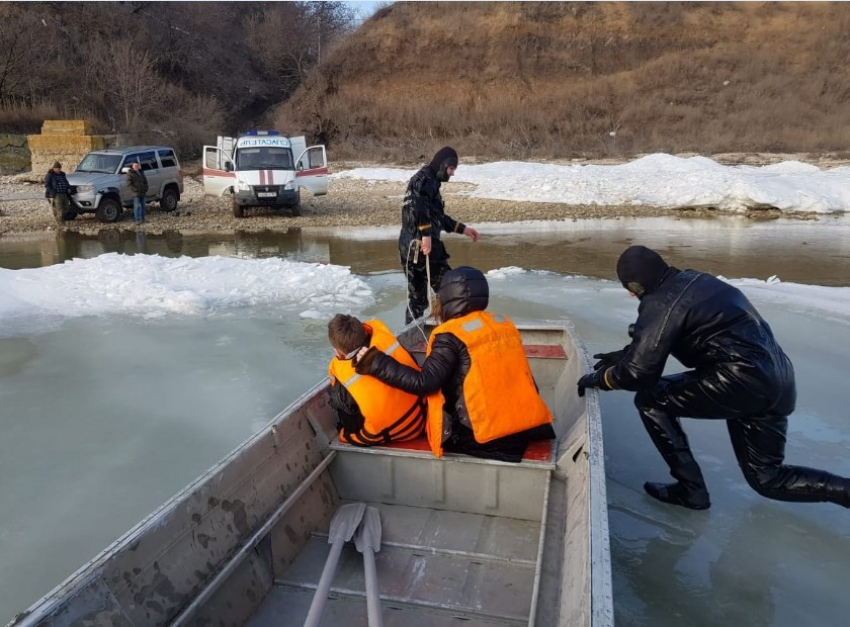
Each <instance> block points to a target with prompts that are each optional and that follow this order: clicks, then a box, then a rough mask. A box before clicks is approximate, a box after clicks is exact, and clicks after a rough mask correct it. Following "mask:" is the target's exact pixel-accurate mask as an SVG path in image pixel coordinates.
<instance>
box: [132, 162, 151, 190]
mask: <svg viewBox="0 0 850 627" xmlns="http://www.w3.org/2000/svg"><path fill="white" fill-rule="evenodd" d="M127 187H129V188H130V191H132V192H133V196H135V197H137V198H144V197H145V196H146V195H147V193H148V177H146V176H145V173H144V172H143V171H142V168H141V167H137V164H135V163H134V164H133V165H132V166H131V167H130V170H128V172H127Z"/></svg>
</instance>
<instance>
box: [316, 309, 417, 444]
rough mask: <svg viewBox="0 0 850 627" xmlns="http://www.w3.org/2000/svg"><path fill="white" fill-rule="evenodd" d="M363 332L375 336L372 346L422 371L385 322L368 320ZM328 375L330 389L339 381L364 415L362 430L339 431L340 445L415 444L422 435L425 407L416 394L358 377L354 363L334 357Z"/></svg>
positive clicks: (371, 378)
mask: <svg viewBox="0 0 850 627" xmlns="http://www.w3.org/2000/svg"><path fill="white" fill-rule="evenodd" d="M363 328H364V329H365V330H366V333H370V334H371V336H372V339H371V341H370V342H369V346H374V347H375V348H377V349H378V350H380V351H382V352H384V353H386V354H387V355H389V356H390V357H392V358H394V359H395V360H396V361H398V362H399V363H402V364H404V365H405V366H410V367H411V368H416V370H419V365H418V364H417V363H416V361H415V360H414V359H413V357H411V355H410V353H408V352H407V351H406V350H405V349H404V348H403V347H402V345H401V344H399V342H398V339H396V337H395V335H393V334H392V332H391V331H390V330H389V329H388V328H387V326H386V325H385V324H384V323H383V322H381V321H380V320H369V321H367V322H366V323H364V324H363ZM328 373H329V374H330V376H331V385H335V384H336V382H337V381H338V382H339V383H340V384H342V385H344V386H345V389H346V390H348V393H349V394H351V396H352V397H353V398H354V400H355V401H356V402H357V406H358V407H359V408H360V413H361V414H363V425H362V427H360V428H359V429H357V430H354V431H352V430H348V429H345V428H343V429H341V430H340V432H339V439H340V440H341V441H343V442H348V443H350V444H356V445H359V446H371V445H373V444H386V443H388V442H392V441H395V442H402V441H404V440H412V439H414V438H417V437H419V436H420V435H421V434H422V429H423V428H424V426H425V406H424V403H423V401H422V399H420V398H419V397H418V396H416V395H415V394H409V393H407V392H403V391H402V390H399V389H397V388H394V387H390V386H389V385H387V384H386V383H382V382H381V381H379V380H378V379H376V378H375V377H372V376H369V375H360V374H357V373H356V372H355V371H354V362H353V360H351V359H339V358H338V357H334V358H333V359H332V360H331V363H330V366H329V367H328Z"/></svg>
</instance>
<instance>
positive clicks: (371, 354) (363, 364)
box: [354, 346, 381, 374]
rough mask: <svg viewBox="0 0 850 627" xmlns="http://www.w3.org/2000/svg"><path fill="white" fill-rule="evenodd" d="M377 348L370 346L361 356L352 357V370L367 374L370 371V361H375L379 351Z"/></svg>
mask: <svg viewBox="0 0 850 627" xmlns="http://www.w3.org/2000/svg"><path fill="white" fill-rule="evenodd" d="M380 352H381V351H379V350H378V349H377V348H375V347H374V346H370V347H369V350H367V351H366V353H365V354H364V355H363V357H361V358H360V359H357V357H355V358H354V372H356V373H357V374H369V373H370V372H371V371H372V362H373V361H375V356H376V355H377V354H378V353H380Z"/></svg>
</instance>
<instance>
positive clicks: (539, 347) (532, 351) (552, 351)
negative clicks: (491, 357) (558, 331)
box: [410, 342, 567, 359]
mask: <svg viewBox="0 0 850 627" xmlns="http://www.w3.org/2000/svg"><path fill="white" fill-rule="evenodd" d="M426 348H427V345H426V344H425V342H419V343H418V344H414V345H413V346H411V347H410V352H411V353H414V354H415V353H422V354H423V355H424V354H425V349H426ZM523 348H524V349H525V356H526V357H534V358H536V359H566V358H567V354H566V353H565V352H564V347H563V346H562V345H561V344H523Z"/></svg>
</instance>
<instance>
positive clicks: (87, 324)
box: [0, 219, 850, 627]
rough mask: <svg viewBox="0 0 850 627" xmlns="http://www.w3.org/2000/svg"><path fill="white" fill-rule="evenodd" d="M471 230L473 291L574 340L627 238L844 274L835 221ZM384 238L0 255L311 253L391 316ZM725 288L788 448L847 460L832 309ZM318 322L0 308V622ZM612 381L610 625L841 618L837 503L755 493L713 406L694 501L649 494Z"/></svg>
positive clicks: (668, 252) (391, 265)
mask: <svg viewBox="0 0 850 627" xmlns="http://www.w3.org/2000/svg"><path fill="white" fill-rule="evenodd" d="M479 230H480V231H481V232H482V234H483V235H482V240H481V241H479V242H478V243H476V244H472V243H471V242H468V241H467V240H466V239H462V238H451V239H448V240H447V245H448V248H449V251H450V252H451V253H452V255H453V257H452V263H453V265H455V266H457V265H462V264H468V265H475V266H477V267H480V268H481V269H482V270H484V271H492V270H495V269H500V268H506V267H511V266H514V267H519V268H523V269H525V270H526V272H515V271H514V272H495V273H491V275H490V284H491V290H492V298H491V305H490V308H491V310H494V311H499V312H501V313H506V314H508V315H511V316H513V317H514V318H515V319H517V320H523V321H526V320H537V321H540V320H557V319H560V318H563V317H569V318H571V319H572V320H573V322H574V324H575V325H576V328H577V330H578V332H579V333H580V335H581V336H582V338H583V340H584V341H585V343H586V345H587V346H588V348H589V349H590V350H591V351H593V352H596V351H598V350H613V349H616V348H619V347H621V346H622V345H623V344H624V343H625V342H626V336H625V328H626V326H627V325H628V323H629V322H631V321H633V320H634V317H635V315H636V307H637V301H636V300H634V299H630V298H628V295H627V294H626V292H625V291H624V290H623V289H622V288H621V287H619V285H618V284H616V283H613V282H612V279H613V278H614V265H615V262H616V259H617V256H618V255H619V254H620V252H622V250H623V249H624V248H625V247H626V246H628V245H629V244H632V243H640V244H645V245H648V246H652V247H654V248H656V249H658V250H659V251H660V252H661V253H662V254H663V255H664V256H665V258H667V259H668V260H669V261H670V262H671V263H673V264H674V265H677V266H678V267H692V268H696V269H700V270H707V271H710V272H713V273H716V274H721V275H723V276H725V277H727V278H729V279H740V278H753V279H761V280H765V279H768V278H769V277H771V276H773V275H776V276H778V277H779V278H780V279H781V280H782V281H783V282H793V283H804V284H810V285H822V286H831V287H840V286H848V285H850V236H848V234H850V226H848V222H847V221H846V220H843V219H825V220H821V221H819V222H805V221H781V220H780V221H773V222H749V221H745V220H741V219H729V220H700V221H697V220H667V219H644V220H626V219H621V220H610V221H587V222H570V223H547V224H536V225H535V224H529V225H486V224H485V225H481V228H480V229H479ZM394 238H395V233H394V231H393V230H391V229H370V230H359V231H350V232H344V231H333V230H329V231H314V232H311V233H307V232H301V231H291V232H289V233H286V234H272V233H262V234H237V235H235V236H233V235H228V236H203V237H202V236H198V237H189V236H180V235H179V234H177V233H169V234H164V235H156V236H155V235H147V236H141V237H137V235H136V234H135V233H132V232H127V233H118V232H112V231H104V232H102V233H101V235H100V236H98V237H85V236H80V235H76V234H64V235H59V236H57V237H56V238H50V239H43V238H35V239H14V240H12V239H8V238H5V239H3V238H0V267H4V268H10V269H20V268H39V267H43V266H50V265H53V264H61V263H63V262H64V261H66V260H68V259H72V258H77V259H80V258H94V257H97V256H99V255H102V254H104V253H110V252H118V253H123V254H129V255H137V254H146V255H154V254H155V255H160V256H163V257H172V258H178V257H180V256H181V255H186V256H190V257H207V256H214V255H218V256H227V257H238V258H245V259H253V258H268V257H282V258H286V259H291V260H297V261H308V262H322V263H330V264H336V265H340V266H349V267H350V268H351V271H352V273H354V274H356V275H357V276H358V277H359V278H360V279H362V280H363V281H364V282H365V284H366V285H367V286H368V287H369V289H370V290H371V292H372V295H373V298H371V299H370V300H368V302H366V303H365V304H362V305H358V306H356V307H355V313H356V314H358V315H360V316H361V317H372V316H377V317H381V318H383V319H384V320H386V321H388V323H389V324H390V325H391V326H396V327H398V326H401V322H402V319H403V307H404V301H403V298H404V281H403V277H402V276H401V273H400V272H399V271H398V260H397V253H396V246H395V239H394ZM75 263H76V262H75ZM45 271H46V270H45ZM45 280H46V279H45ZM745 292H747V294H748V296H750V298H751V299H752V300H753V301H754V302H755V303H756V305H757V306H758V307H759V309H760V310H761V311H762V313H763V314H764V316H765V317H766V318H767V320H768V321H769V322H770V323H771V326H772V327H773V328H774V331H775V333H776V335H777V336H778V339H779V341H780V343H781V344H782V345H783V347H784V348H785V350H786V352H788V354H789V355H790V356H791V358H792V360H793V361H794V364H795V368H796V370H797V374H798V396H799V398H798V408H797V412H796V413H795V414H794V416H793V417H792V419H791V423H790V429H789V443H788V459H789V462H790V463H798V464H805V465H811V466H816V467H823V468H826V469H829V470H831V471H834V472H837V473H840V474H844V475H850V456H847V454H846V451H847V447H848V444H850V417H849V416H848V413H847V409H846V408H847V403H848V401H850V395H848V393H847V385H846V381H847V380H848V378H850V360H848V359H847V356H846V348H845V346H846V344H847V338H848V337H850V334H848V329H849V328H850V312H847V311H844V312H843V313H842V312H841V310H840V309H839V311H838V313H836V312H835V311H834V310H830V312H828V313H823V311H822V310H820V309H818V308H817V307H810V306H809V304H808V303H807V302H806V300H805V299H802V300H801V299H799V298H798V299H796V300H794V301H793V302H790V303H789V302H784V301H783V300H782V299H777V298H773V297H771V298H768V297H767V296H765V295H764V294H763V293H762V292H760V291H759V290H752V291H748V288H745ZM0 296H2V294H0ZM57 320H58V322H57ZM326 320H327V318H322V317H321V316H319V317H318V318H317V317H311V316H307V317H305V316H302V315H299V305H298V303H262V304H258V305H251V306H242V307H235V308H230V309H225V310H216V311H214V312H206V313H204V314H203V315H201V316H193V315H174V316H165V317H158V318H149V317H141V316H132V315H130V316H125V315H101V316H77V317H67V318H63V317H62V315H61V314H55V313H54V314H52V315H51V316H48V317H46V318H45V324H44V325H43V328H40V327H38V325H36V328H29V330H27V331H26V332H20V331H13V330H10V328H5V329H4V328H3V327H2V326H0V408H2V415H0V434H1V435H0V622H2V621H3V620H4V619H10V618H11V617H12V616H13V615H14V614H15V613H16V612H18V611H22V610H24V609H25V608H26V607H27V606H28V605H30V604H31V603H32V602H34V601H35V600H36V599H37V598H38V597H40V596H41V595H42V594H44V593H45V592H47V591H48V590H49V589H50V588H52V587H53V586H55V585H56V584H58V583H60V582H61V581H62V580H63V579H64V578H65V577H67V576H68V575H69V574H70V573H71V572H73V571H74V570H75V569H76V568H77V567H79V566H80V565H81V564H83V563H84V562H85V561H86V560H88V559H89V558H91V557H92V556H94V555H95V554H96V553H97V552H98V551H100V550H101V549H102V548H104V547H105V546H106V545H107V544H108V543H109V542H111V541H112V540H114V539H115V538H116V537H118V536H120V535H121V534H122V533H124V532H125V531H126V530H128V529H129V528H130V527H132V526H133V525H134V524H135V523H136V522H137V521H138V520H140V519H141V518H142V517H144V516H145V515H146V514H148V513H149V512H150V511H152V510H153V509H154V508H156V507H157V506H158V505H159V504H160V503H162V502H163V501H165V500H166V499H167V498H169V497H170V496H172V495H173V494H174V493H175V492H177V491H178V490H180V489H181V488H182V487H183V486H185V485H186V484H187V483H189V482H190V481H191V480H193V479H194V478H195V477H196V476H198V475H199V474H200V473H201V472H203V471H204V470H206V469H207V468H208V467H210V466H211V465H213V464H214V463H215V462H216V461H217V460H219V459H220V458H221V457H223V456H224V455H225V454H227V453H228V452H229V451H230V450H232V449H233V448H235V447H236V446H237V445H238V444H239V443H240V442H241V441H243V440H244V439H245V438H247V437H248V436H249V435H250V434H251V433H253V432H254V431H256V430H257V429H259V428H260V427H262V426H263V425H264V424H266V423H267V422H268V421H269V420H270V419H271V418H272V417H273V416H274V415H275V414H276V413H277V412H278V411H279V410H280V409H281V408H283V407H284V406H286V405H287V404H288V403H289V402H291V401H292V400H294V399H295V398H296V397H297V396H298V395H300V393H301V392H302V391H303V390H304V389H305V388H306V387H308V386H309V385H312V384H313V383H315V382H316V381H317V380H318V379H319V378H321V377H322V376H323V375H324V372H325V369H326V367H327V361H328V359H329V358H330V351H329V348H328V346H327V342H326V326H325V323H326ZM0 325H2V321H0ZM631 398H632V395H631V394H629V393H625V392H613V393H607V394H603V395H602V409H603V420H604V433H605V450H606V470H607V473H608V478H607V483H608V498H609V517H610V525H611V552H612V561H613V583H614V598H615V611H616V620H617V624H618V625H646V626H667V625H669V626H673V625H683V624H684V625H719V624H728V625H758V626H762V625H764V626H777V627H778V626H785V625H788V626H792V625H795V626H796V625H804V624H805V625H818V626H830V625H836V626H838V625H845V624H846V623H847V619H846V617H847V616H848V614H850V597H848V595H847V594H846V582H847V581H848V579H850V512H848V511H846V510H843V509H840V508H838V507H836V506H831V505H826V504H812V505H796V504H788V503H779V502H774V501H769V500H767V499H764V498H762V497H760V496H758V495H757V494H756V493H754V492H753V491H752V490H750V488H749V487H748V486H747V484H746V483H745V481H744V479H743V477H742V476H741V474H740V471H739V469H738V468H737V465H736V462H735V458H734V456H733V454H732V449H731V445H730V443H729V441H728V435H727V433H726V429H725V425H724V424H722V423H721V422H711V421H694V420H690V421H685V425H684V426H685V429H686V430H687V431H688V433H689V436H690V438H691V443H692V445H693V448H694V451H695V454H696V455H697V458H698V459H699V461H700V462H701V464H702V466H703V470H704V474H705V476H706V480H707V482H708V485H709V489H710V490H711V495H712V508H711V509H710V510H708V511H707V512H691V511H686V510H682V509H681V508H675V507H668V506H664V505H662V504H660V503H657V502H654V501H652V500H651V499H649V498H648V497H647V496H645V495H644V494H643V491H642V488H641V486H642V483H643V481H645V480H665V479H666V467H665V466H664V465H663V462H662V461H661V459H660V457H659V455H658V454H657V452H656V451H655V449H654V447H653V446H652V444H651V443H650V441H649V439H648V437H647V436H646V434H645V433H644V431H643V428H642V426H641V424H640V421H639V419H638V417H637V414H636V413H635V411H634V408H633V406H632V405H631Z"/></svg>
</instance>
